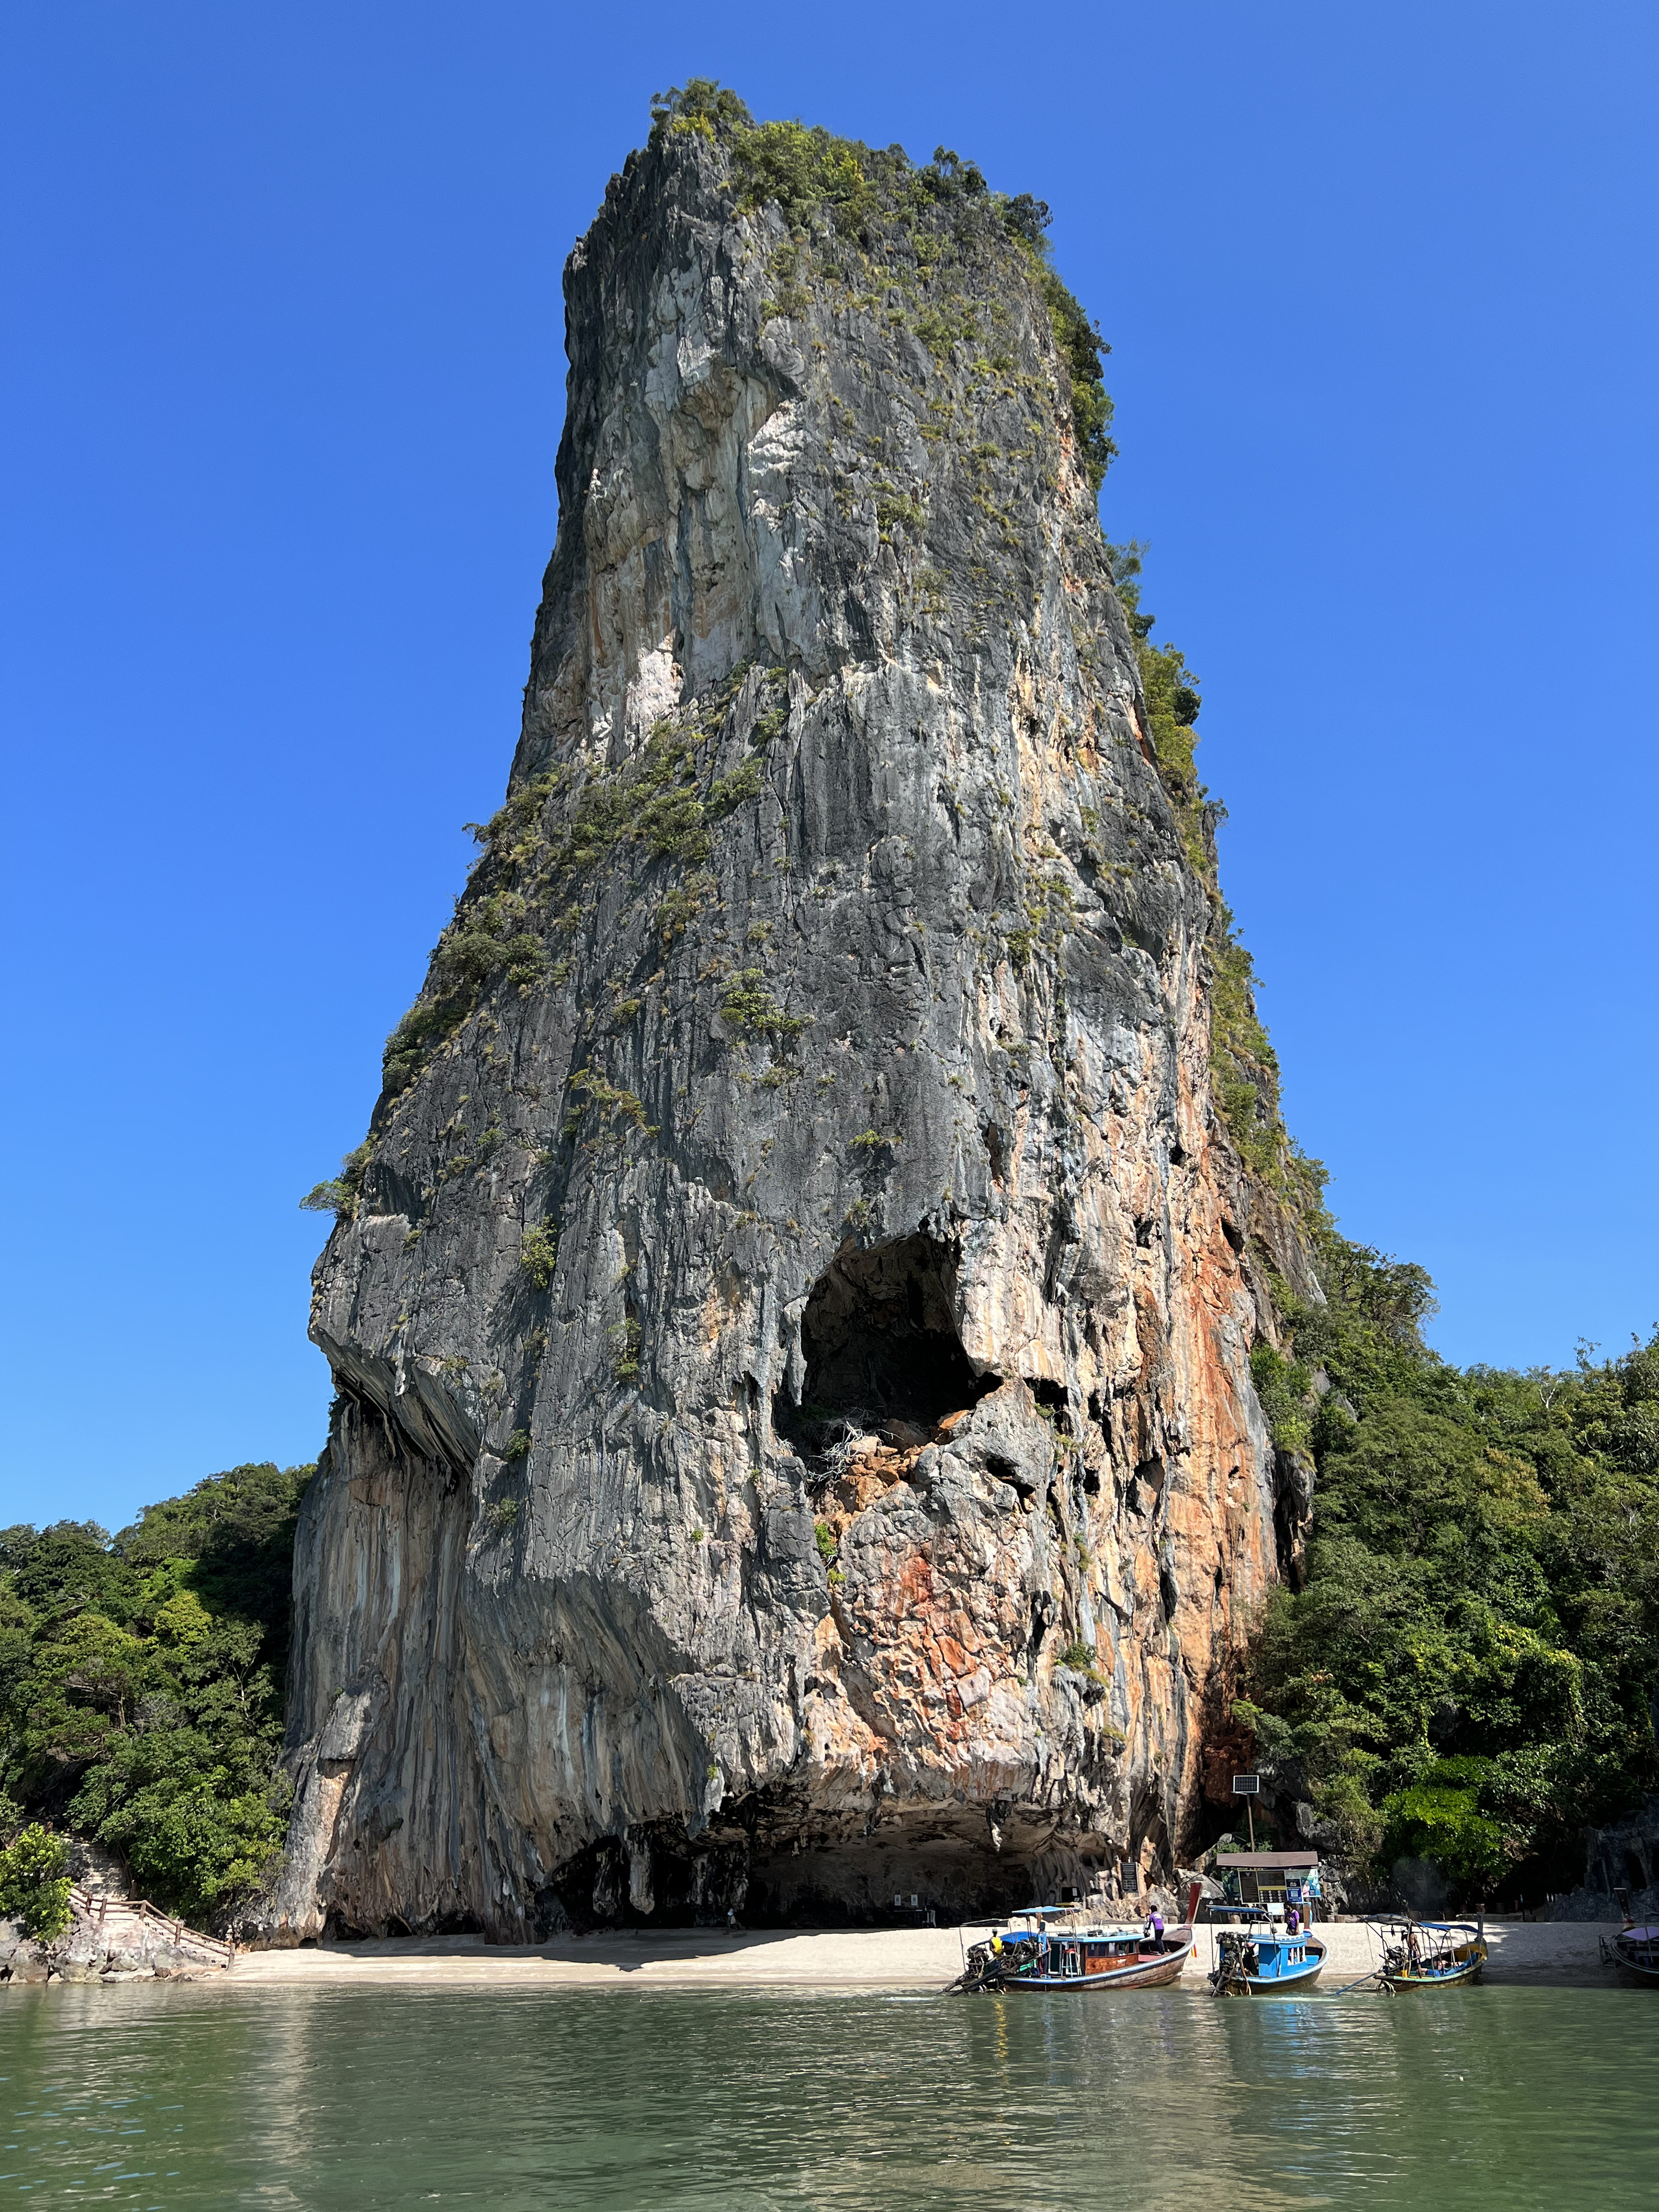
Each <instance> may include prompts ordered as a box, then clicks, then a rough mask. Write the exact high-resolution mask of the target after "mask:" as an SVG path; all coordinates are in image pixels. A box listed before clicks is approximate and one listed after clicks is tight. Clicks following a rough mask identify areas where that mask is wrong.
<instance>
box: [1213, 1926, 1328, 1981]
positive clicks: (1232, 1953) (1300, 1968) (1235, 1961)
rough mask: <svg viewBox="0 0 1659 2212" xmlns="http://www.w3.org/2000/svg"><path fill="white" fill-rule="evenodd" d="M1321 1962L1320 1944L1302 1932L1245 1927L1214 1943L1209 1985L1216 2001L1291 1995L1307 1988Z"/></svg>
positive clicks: (1225, 1931) (1229, 1930)
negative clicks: (1232, 1998) (1217, 1999)
mask: <svg viewBox="0 0 1659 2212" xmlns="http://www.w3.org/2000/svg"><path fill="white" fill-rule="evenodd" d="M1324 1963H1325V1946H1324V1944H1323V1943H1322V1942H1321V1941H1320V1939H1319V1937H1318V1936H1315V1935H1312V1934H1310V1932H1309V1931H1308V1930H1307V1929H1298V1930H1297V1931H1296V1932H1295V1933H1292V1932H1291V1929H1289V1928H1287V1927H1275V1926H1274V1925H1273V1923H1271V1922H1267V1923H1264V1924H1262V1925H1261V1926H1260V1927H1255V1926H1251V1925H1250V1924H1249V1923H1245V1924H1244V1925H1243V1926H1240V1927H1237V1928H1225V1929H1223V1930H1222V1931H1221V1934H1220V1935H1219V1936H1218V1938H1217V1939H1216V1962H1215V1967H1214V1970H1213V1972H1212V1973H1211V1975H1210V1977H1209V1982H1210V1987H1211V1988H1212V1990H1214V1991H1215V1993H1216V1995H1217V1996H1218V1997H1277V1996H1291V1995H1293V1994H1297V1993H1299V1992H1300V1991H1303V1990H1310V1989H1311V1988H1312V1987H1313V1985H1314V1984H1315V1983H1316V1981H1317V1980H1318V1979H1319V1972H1320V1969H1321V1967H1322V1966H1323V1965H1324Z"/></svg>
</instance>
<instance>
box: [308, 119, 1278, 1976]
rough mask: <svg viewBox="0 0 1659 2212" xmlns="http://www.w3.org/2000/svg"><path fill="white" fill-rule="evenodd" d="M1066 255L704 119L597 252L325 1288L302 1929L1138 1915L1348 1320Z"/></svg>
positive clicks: (312, 1504) (897, 182) (938, 174)
mask: <svg viewBox="0 0 1659 2212" xmlns="http://www.w3.org/2000/svg"><path fill="white" fill-rule="evenodd" d="M786 156H787V158H786ZM792 165H793V166H792ZM1038 235H1039V233H1038V230H1037V228H1036V221H1035V218H1034V215H1033V212H1032V210H1031V206H1030V203H1024V204H1021V203H1014V204H1012V205H1011V204H1007V203H1004V202H1000V201H999V200H997V199H996V198H995V197H994V196H993V195H991V194H989V193H987V191H985V190H984V189H983V187H982V185H981V183H980V180H979V179H978V178H977V176H976V173H974V172H973V171H972V170H971V169H964V168H963V165H961V164H959V163H957V162H956V161H954V158H953V157H952V158H950V159H946V160H944V161H936V162H935V164H934V165H933V167H932V168H931V169H929V170H927V171H921V172H918V171H915V170H913V169H911V168H910V167H908V165H907V164H905V163H904V162H903V161H902V159H901V158H900V157H899V156H898V155H896V153H892V154H888V155H871V154H869V153H868V152H867V151H866V150H864V149H848V148H846V147H844V146H842V145H841V144H840V143H838V142H832V141H827V140H823V138H822V137H812V135H811V134H807V133H797V134H796V136H795V137H794V138H793V139H779V138H776V137H768V136H767V134H766V133H765V132H753V131H749V130H748V129H747V128H746V126H745V125H744V124H743V122H742V120H741V118H737V119H735V120H734V118H733V114H732V112H724V113H723V112H720V111H719V110H718V109H716V110H715V111H714V112H711V113H709V114H707V115H698V114H690V115H688V114H686V113H681V114H679V115H678V116H675V117H671V118H664V119H663V120H661V121H659V125H658V128H657V129H656V131H654V132H653V143H652V144H651V146H650V147H649V148H648V149H646V150H645V151H643V152H642V153H640V154H637V155H634V156H631V157H630V159H629V162H628V164H627V166H626V167H625V169H624V170H623V173H622V174H621V175H619V176H617V177H616V178H613V179H612V180H611V185H610V186H609V189H608V190H607V192H606V195H605V205H604V208H603V209H602V210H601V211H600V213H599V216H598V217H597V219H596V220H595V222H594V223H593V225H592V228H591V230H590V231H589V233H588V234H587V235H586V238H585V239H584V240H582V241H581V242H580V245H579V246H577V247H576V248H575V250H574V252H573V254H572V255H571V258H570V260H569V264H568V268H567V271H566V278H565V286H566V296H567V303H568V349H569V356H570V376H569V387H568V419H567V422H566V427H565V431H564V436H563V442H562V447H561V451H560V456H559V465H558V478H559V493H560V513H559V527H558V539H557V544H556V550H555V552H554V556H553V559H552V562H551V565H550V568H549V570H548V573H547V577H546V581H545V588H544V597H543V600H542V605H541V610H540V613H539V615H538V620H537V623H536V629H535V636H534V641H533V647H532V664H531V674H530V682H529V685H528V689H527V692H526V703H525V713H524V722H523V730H522V734H521V737H520V742H519V746H518V751H517V755H516V757H515V759H514V762H513V769H512V775H511V781H510V783H509V787H508V793H507V801H506V804H505V805H504V806H503V807H502V809H501V812H500V813H499V814H498V815H497V816H496V817H495V819H494V820H493V821H492V822H491V823H489V824H488V825H487V826H486V828H485V829H484V830H483V833H482V834H483V841H484V852H483V857H482V858H481V860H479V862H478V864H477V867H476V868H475V870H474V872H473V873H472V876H471V879H470V881H469V883H468V885H467V888H466V890H465V893H464V895H463V897H462V899H461V901H460V902H459V907H458V910H457V915H456V919H455V921H454V922H453V926H452V927H451V928H450V929H449V930H448V931H447V933H446V934H445V936H444V939H443V940H442V941H441V944H440V945H439V947H438V949H437V951H436V954H435V958H434V962H433V965H432V969H431V971H430V975H429V977H428V982H427V985H426V987H425V989H424V991H423V992H422V997H421V999H420V1000H419V1001H418V1002H417V1005H416V1007H415V1008H414V1009H413V1010H412V1012H411V1013H410V1016H409V1017H408V1018H406V1019H405V1021H404V1024H402V1025H401V1026H400V1028H399V1030H398V1032H397V1034H396V1035H395V1036H394V1037H393V1038H392V1042H391V1044H390V1046H389V1048H388V1054H387V1062H386V1071H387V1073H386V1089H385V1091H384V1094H383V1096H382V1097H381V1100H380V1105H379V1107H378V1108H377V1109H376V1112H375V1115H374V1124H373V1128H372V1132H371V1135H370V1139H369V1141H368V1145H367V1146H365V1147H364V1149H363V1151H362V1152H361V1153H360V1154H359V1155H356V1156H355V1157H354V1161H353V1164H352V1166H351V1170H350V1173H349V1176H348V1177H347V1178H346V1180H345V1181H344V1182H343V1184H342V1185H341V1186H340V1187H339V1193H338V1199H339V1206H340V1212H341V1218H340V1219H339V1220H338V1222H337V1226H336V1228H335V1231H334V1233H333V1235H332V1236H331V1239H330V1242H329V1245H328V1249H327V1250H326V1252H325V1254H324V1255H323V1258H322V1260H321V1261H320V1262H319V1267H318V1271H317V1277H316V1297H315V1307H314V1316H313V1334H314V1335H315V1338H316V1340H317V1342H318V1343H319V1345H320V1346H321V1347H322V1348H323V1350H324V1352H325V1353H326V1355H327V1357H328V1358H329V1360H330V1362H331V1365H332V1368H333V1370H334V1373H335V1376H336V1378H337V1383H338V1397H337V1405H336V1409H335V1413H334V1417H333V1424H332V1427H331V1434H330V1438H329V1443H328V1448H327V1452H326V1455H325V1460H324V1462H323V1465H322V1468H321V1471H320V1472H319V1475H318V1477H317V1480H316V1481H315V1482H314V1483H313V1486H312V1489H311V1491H310V1493H309V1495H308V1497H307V1501H306V1505H305V1509H304V1516H303V1520H302V1524H301V1534H300V1539H299V1543H298V1547H297V1552H296V1620H295V1636H296V1644H295V1661H294V1666H293V1669H292V1672H291V1675H290V1696H289V1702H290V1715H291V1719H290V1745H291V1757H292V1763H293V1766H294V1771H295V1778H296V1782H297V1785H298V1794H297V1797H296V1801H295V1813H294V1818H293V1826H292V1831H291V1835H290V1842H289V1859H288V1864H287V1869H286V1872H285V1875H284V1877H283V1887H282V1890H281V1893H280V1895H279V1898H278V1900H277V1903H276V1907H275V1909H274V1915H273V1918H272V1921H271V1923H270V1932H271V1934H272V1935H273V1936H275V1938H276V1940H295V1939H297V1938H298V1937H300V1936H304V1935H307V1934H309V1933H313V1932H314V1931H315V1930H316V1929H319V1927H320V1926H321V1925H323V1924H324V1923H325V1921H328V1920H331V1921H332V1922H333V1923H335V1924H338V1925H344V1926H348V1927H351V1928H356V1929H365V1930H384V1929H398V1928H403V1927H407V1928H411V1929H419V1928H423V1927H430V1926H436V1925H441V1924H445V1923H459V1922H467V1923H474V1924H477V1925H481V1926H482V1927H483V1928H484V1929H486V1930H488V1931H489V1932H491V1933H494V1934H496V1935H498V1936H519V1935H520V1934H521V1933H523V1932H524V1931H525V1930H526V1929H532V1930H538V1929H548V1928H550V1927H555V1926H559V1925H562V1924H565V1923H567V1922H568V1921H574V1923H577V1924H579V1925H580V1924H586V1923H591V1922H592V1921H594V1920H596V1919H598V1920H604V1919H611V1918H617V1917H635V1918H638V1917H655V1918H657V1919H659V1920H671V1919H675V1918H689V1917H699V1916H705V1917H711V1916H720V1917H723V1916H724V1912H725V1911H726V1907H727V1905H732V1904H735V1905H738V1906H739V1907H740V1908H741V1909H742V1910H743V1911H744V1912H745V1914H746V1915H748V1916H750V1917H767V1916H776V1917H787V1916H789V1915H792V1914H796V1915H805V1914H809V1913H814V1912H850V1913H853V1914H859V1913H861V1912H865V1911H869V1910H871V1909H872V1908H873V1907H876V1906H878V1905H881V1904H883V1903H884V1902H887V1901H890V1899H891V1898H892V1897H893V1895H894V1894H895V1893H902V1894H905V1895H908V1894H909V1893H912V1892H915V1893H918V1894H919V1895H921V1896H922V1897H923V1898H924V1899H925V1901H927V1902H928V1903H932V1904H934V1905H938V1906H939V1907H940V1908H942V1909H943V1910H945V1911H952V1910H963V1909H967V1908H969V1907H977V1906H983V1905H993V1904H997V1903H1001V1904H1005V1905H1006V1904H1010V1903H1017V1902H1019V1901H1021V1897H1022V1895H1023V1893H1025V1892H1027V1891H1029V1890H1030V1887H1031V1885H1032V1883H1033V1881H1051V1882H1058V1881H1067V1880H1078V1879H1081V1878H1083V1877H1084V1876H1085V1875H1094V1876H1095V1877H1097V1878H1099V1879H1103V1881H1105V1882H1106V1884H1107V1886H1108V1887H1109V1889H1113V1890H1115V1891H1119V1892H1122V1893H1134V1892H1136V1891H1138V1890H1139V1889H1140V1888H1141V1887H1143V1886H1144V1884H1145V1883H1146V1881H1147V1880H1149V1879H1151V1878H1153V1877H1155V1876H1156V1875H1158V1874H1159V1873H1161V1872H1165V1871H1167V1869H1169V1867H1170V1863H1171V1860H1172V1855H1173V1853H1174V1852H1175V1850H1176V1847H1177V1844H1178V1843H1179V1841H1180V1838H1181V1832H1182V1823H1183V1821H1184V1820H1186V1819H1187V1818H1188V1811H1189V1808H1190V1805H1191V1802H1192V1798H1193V1793H1194V1787H1195V1776H1196V1769H1197V1763H1198V1758H1199V1751H1200V1723H1201V1720H1202V1717H1203V1715H1204V1712H1205V1711H1206V1702H1207V1701H1212V1700H1213V1699H1214V1698H1215V1697H1216V1695H1217V1694H1218V1690H1219V1686H1220V1685H1221V1684H1222V1683H1223V1681H1224V1679H1225V1674H1226V1670H1227V1667H1228V1664H1229V1662H1230V1658H1231V1655H1232V1654H1233V1653H1234V1652H1235V1650H1237V1645H1238V1644H1239V1642H1240V1640H1241V1638H1242V1637H1243V1634H1244V1632H1245V1629H1246V1627H1247V1626H1248V1623H1249V1619H1250V1617H1251V1615H1252V1613H1253V1610H1254V1609H1255V1607H1257V1606H1258V1604H1259V1601H1260V1600H1261V1597H1262V1595H1263V1594H1264V1592H1265V1591H1266V1590H1267V1588H1268V1587H1269V1585H1270V1584H1271V1583H1272V1582H1273V1578H1274V1577H1275V1576H1276V1574H1277V1573H1278V1572H1279V1564H1280V1553H1281V1552H1282V1551H1284V1550H1285V1549H1286V1548H1287V1547H1291V1546H1292V1545H1293V1544H1294V1542H1295V1541H1296V1536H1297V1528H1298V1527H1299V1525H1300V1516H1301V1515H1302V1513H1303V1511H1304V1509H1305V1504H1306V1500H1305V1496H1304V1495H1303V1494H1302V1493H1301V1492H1300V1490H1299V1488H1298V1484H1299V1481H1300V1478H1299V1476H1298V1474H1297V1469H1296V1467H1295V1464H1294V1462H1291V1461H1289V1460H1281V1459H1276V1456H1275V1454H1274V1451H1273V1448H1272V1445H1271V1443H1270V1442H1269V1439H1268V1436H1267V1428H1266V1425H1265V1423H1264V1420H1263V1418H1262V1415H1261V1408H1260V1407H1259V1405H1258V1403H1257V1401H1256V1397H1255V1392H1254V1390H1253V1389H1252V1385H1251V1381H1250V1370H1249V1354H1250V1351H1251V1348H1252V1346H1253V1344H1255V1343H1257V1342H1259V1341H1261V1340H1262V1339H1263V1338H1264V1337H1265V1338H1267V1339H1269V1340H1271V1339H1272V1337H1273V1334H1274V1330H1275V1322H1274V1316H1273V1304H1272V1294H1271V1288H1270V1278H1271V1274H1272V1273H1273V1271H1274V1270H1277V1272H1278V1273H1279V1275H1280V1276H1281V1277H1282V1278H1283V1279H1285V1280H1287V1281H1289V1282H1291V1284H1293V1285H1298V1286H1299V1287H1300V1288H1301V1289H1302V1290H1303V1291H1304V1294H1305V1295H1307V1296H1310V1297H1316V1295H1317V1292H1316V1291H1315V1290H1314V1288H1313V1286H1312V1285H1311V1282H1310V1279H1309V1278H1308V1274H1307V1268H1306V1260H1305V1255H1304V1252H1303V1249H1302V1247H1301V1244H1300V1243H1299V1240H1298V1237H1297V1232H1296V1231H1295V1228H1294V1225H1293V1218H1292V1217H1291V1215H1290V1214H1289V1213H1287V1212H1285V1210H1283V1209H1282V1208H1281V1207H1280V1206H1279V1203H1278V1201H1277V1200H1276V1199H1275V1198H1274V1197H1273V1194H1272V1192H1271V1190H1270V1189H1269V1188H1268V1183H1267V1182H1265V1181H1264V1180H1263V1179H1262V1178H1261V1175H1260V1173H1259V1172H1258V1170H1259V1168H1260V1162H1259V1161H1257V1162H1256V1163H1255V1164H1254V1165H1247V1164H1245V1162H1244V1161H1243V1160H1242V1159H1241V1157H1240V1154H1239V1152H1238V1151H1237V1148H1236V1146H1235V1144H1234V1141H1233V1139H1232V1138H1231V1136H1230V1135H1229V1133H1228V1129H1227V1126H1226V1123H1225V1119H1224V1118H1223V1116H1222V1115H1221V1114H1220V1112H1219V1110H1218V1106H1217V1104H1216V1103H1215V1102H1214V1101H1213V1100H1212V987H1213V978H1214V975H1215V968H1216V947H1217V945H1218V922H1217V919H1216V915H1217V906H1216V897H1215V893H1214V887H1213V879H1212V862H1211V860H1210V856H1209V854H1208V853H1207V851H1206V832H1205V824H1204V820H1203V816H1202V811H1201V808H1200V806H1199V804H1198V802H1197V800H1196V799H1195V798H1194V795H1193V793H1192V792H1191V791H1190V790H1187V791H1185V792H1183V791H1182V789H1180V788H1179V787H1176V788H1174V789H1173V790H1172V788H1170V787H1167V779H1166V775H1165V774H1164V773H1163V772H1162V771H1161V769H1160V763H1159V757H1158V747H1157V742H1156V732H1154V730H1153V729H1152V720H1151V715H1150V713H1149V708H1148V702H1147V699H1146V693H1145V690H1144V687H1143V684H1142V678H1141V674H1140V670H1139V662H1138V656H1137V652H1136V647H1135V641H1134V638H1133V635H1132V632H1131V629H1130V627H1129V624H1128V623H1127V620H1126V617H1125V613H1124V610H1123V607H1122V605H1121V604H1120V601H1119V599H1118V598H1117V597H1116V596H1115V592H1114V589H1113V586H1112V577H1111V568H1110V562H1109V554H1108V549H1107V548H1106V546H1105V544H1104V543H1103V538H1102V534H1101V530H1100V526H1099V522H1098V520H1097V511H1096V505H1095V497H1094V493H1095V488H1096V481H1095V480H1096V476H1097V469H1098V466H1099V462H1100V454H1101V440H1100V435H1099V433H1100V423H1099V420H1098V418H1097V417H1096V418H1095V419H1092V420H1091V419H1088V401H1089V397H1090V392H1091V389H1092V386H1091V383H1090V377H1091V361H1092V351H1091V349H1087V350H1088V351H1089V359H1088V360H1086V361H1085V362H1083V364H1082V368H1081V369H1079V359H1078V345H1077V331H1076V328H1075V325H1073V326H1071V327H1070V330H1069V336H1068V330H1067V326H1066V319H1065V313H1064V311H1063V307H1062V312H1061V314H1060V324H1059V325H1058V326H1057V323H1056V313H1055V308H1054V285H1053V282H1052V279H1050V278H1049V277H1048V276H1047V275H1046V273H1045V266H1044V263H1043V259H1042V253H1041V252H1040V250H1039V249H1038V247H1037V245H1036V239H1037V237H1038ZM1057 327H1059V330H1060V340H1062V341H1065V342H1066V347H1067V349H1066V350H1062V345H1061V343H1060V342H1057V337H1056V331H1057Z"/></svg>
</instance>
